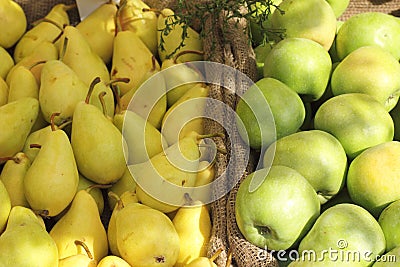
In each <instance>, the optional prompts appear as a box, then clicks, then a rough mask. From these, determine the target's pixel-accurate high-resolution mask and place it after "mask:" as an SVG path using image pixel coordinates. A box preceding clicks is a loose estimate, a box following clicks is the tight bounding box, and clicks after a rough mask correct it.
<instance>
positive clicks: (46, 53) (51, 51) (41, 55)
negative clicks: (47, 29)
mask: <svg viewBox="0 0 400 267" xmlns="http://www.w3.org/2000/svg"><path fill="white" fill-rule="evenodd" d="M54 59H58V49H57V47H56V46H55V45H54V43H52V42H48V41H43V42H41V43H39V44H38V46H37V47H36V49H35V50H34V51H33V52H32V53H31V54H29V55H28V56H26V57H24V58H23V59H22V60H21V61H19V62H18V63H17V64H15V65H14V67H12V68H11V69H10V71H9V72H8V74H7V77H6V82H7V84H8V85H9V84H10V79H11V76H12V73H13V72H14V70H15V68H17V67H18V66H25V67H27V68H30V70H31V72H32V73H33V75H34V76H35V78H36V81H37V82H38V84H40V76H41V72H42V68H43V64H37V63H38V62H44V61H49V60H54ZM35 64H36V65H35ZM32 66H34V67H32Z"/></svg>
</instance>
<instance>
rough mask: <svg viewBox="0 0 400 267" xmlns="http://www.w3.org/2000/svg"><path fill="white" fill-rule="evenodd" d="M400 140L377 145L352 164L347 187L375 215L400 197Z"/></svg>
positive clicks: (351, 194) (357, 202) (354, 198)
mask: <svg viewBox="0 0 400 267" xmlns="http://www.w3.org/2000/svg"><path fill="white" fill-rule="evenodd" d="M399 184H400V142H398V141H391V142H386V143H383V144H379V145H376V146H373V147H371V148H368V149H366V150H365V151H363V152H362V153H361V154H360V155H358V156H357V157H356V158H355V159H354V160H353V161H352V162H351V163H350V166H349V170H348V173H347V188H348V190H349V194H350V197H351V199H352V200H353V201H354V203H356V204H358V205H360V206H363V207H364V208H365V209H367V210H368V211H369V212H371V213H372V214H373V215H374V216H375V217H378V216H379V214H380V213H381V212H382V210H383V209H384V208H386V207H387V206H388V205H389V204H390V203H391V202H393V201H395V200H398V199H400V186H399Z"/></svg>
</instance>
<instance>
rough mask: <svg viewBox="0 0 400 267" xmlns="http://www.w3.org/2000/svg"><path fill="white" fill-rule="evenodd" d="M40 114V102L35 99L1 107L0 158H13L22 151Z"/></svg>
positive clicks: (18, 101)
mask: <svg viewBox="0 0 400 267" xmlns="http://www.w3.org/2000/svg"><path fill="white" fill-rule="evenodd" d="M38 114H39V101H38V100H37V99H35V98H33V97H24V98H21V99H18V100H16V101H13V102H9V103H7V104H5V105H3V106H1V107H0V118H1V120H0V158H4V157H12V156H14V155H15V154H16V153H17V152H20V151H21V150H22V148H23V147H24V144H25V141H26V138H27V137H28V135H29V133H30V131H31V128H32V126H33V124H34V123H35V121H36V118H37V116H38ZM1 161H2V160H1V159H0V162H1Z"/></svg>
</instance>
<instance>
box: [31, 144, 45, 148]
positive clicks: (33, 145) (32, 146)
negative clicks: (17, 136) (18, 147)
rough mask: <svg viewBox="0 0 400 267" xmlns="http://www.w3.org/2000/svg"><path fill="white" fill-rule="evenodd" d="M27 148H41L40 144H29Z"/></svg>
mask: <svg viewBox="0 0 400 267" xmlns="http://www.w3.org/2000/svg"><path fill="white" fill-rule="evenodd" d="M29 148H42V145H40V144H30V145H29Z"/></svg>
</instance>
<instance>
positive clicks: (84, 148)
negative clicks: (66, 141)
mask: <svg viewBox="0 0 400 267" xmlns="http://www.w3.org/2000/svg"><path fill="white" fill-rule="evenodd" d="M97 81H98V80H97ZM94 84H95V83H93V84H92V85H91V87H90V90H89V92H88V95H87V97H86V100H85V101H81V102H79V103H78V104H77V105H76V107H75V111H74V114H73V120H72V131H71V144H72V149H73V150H74V154H75V158H76V163H77V165H78V170H79V172H80V173H82V175H84V176H85V177H86V178H87V179H89V180H91V181H93V182H95V183H98V184H110V183H114V182H116V181H118V180H119V179H120V178H121V177H122V175H123V174H124V172H125V169H126V162H125V155H124V150H123V143H122V134H121V132H120V131H119V130H118V128H117V127H115V125H114V124H113V123H112V121H111V120H109V119H108V118H107V117H106V116H104V114H103V113H102V111H100V110H99V109H98V108H97V107H95V106H93V105H91V104H88V101H89V100H88V98H89V97H90V94H91V90H93V87H94Z"/></svg>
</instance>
